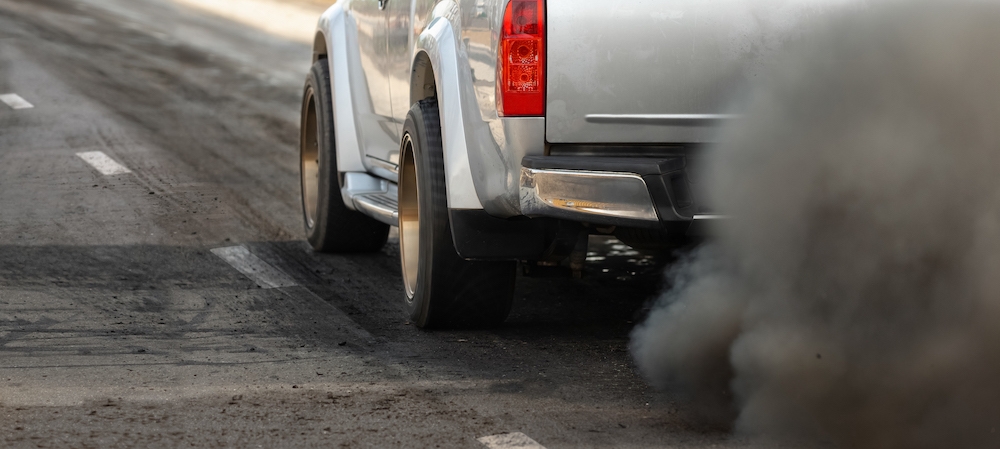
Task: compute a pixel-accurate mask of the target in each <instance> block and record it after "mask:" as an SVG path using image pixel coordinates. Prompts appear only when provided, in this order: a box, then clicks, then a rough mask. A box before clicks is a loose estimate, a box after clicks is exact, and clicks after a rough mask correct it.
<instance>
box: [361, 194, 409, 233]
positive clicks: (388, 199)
mask: <svg viewBox="0 0 1000 449" xmlns="http://www.w3.org/2000/svg"><path fill="white" fill-rule="evenodd" d="M354 207H355V208H356V209H357V210H358V212H361V213H363V214H365V215H367V216H369V217H372V218H374V219H376V220H378V221H381V222H382V223H385V224H387V225H392V226H399V201H398V200H397V199H396V191H395V190H390V191H389V192H384V193H383V192H377V193H364V194H360V195H358V196H355V197H354Z"/></svg>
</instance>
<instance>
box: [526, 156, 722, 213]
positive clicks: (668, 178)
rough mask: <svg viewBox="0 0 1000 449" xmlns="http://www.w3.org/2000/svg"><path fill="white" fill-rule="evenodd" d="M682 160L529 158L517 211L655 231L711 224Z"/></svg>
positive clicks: (678, 158)
mask: <svg viewBox="0 0 1000 449" xmlns="http://www.w3.org/2000/svg"><path fill="white" fill-rule="evenodd" d="M691 190H692V189H691V188H690V182H689V180H688V177H687V174H686V172H685V161H684V159H683V158H682V157H676V158H665V159H656V160H651V159H644V158H608V157H596V158H583V157H558V156H549V157H545V156H531V157H526V158H524V161H523V162H522V167H521V182H520V206H521V213H522V214H523V215H525V216H528V217H549V218H559V219H565V220H572V221H579V222H584V223H590V224H596V225H605V226H608V225H610V226H629V227H643V228H658V227H661V226H663V224H664V222H668V221H669V222H681V221H686V222H695V221H711V220H712V219H715V218H719V216H716V215H707V214H705V213H704V212H702V211H701V210H700V209H699V208H698V207H697V206H696V205H695V201H694V199H693V198H692V194H691Z"/></svg>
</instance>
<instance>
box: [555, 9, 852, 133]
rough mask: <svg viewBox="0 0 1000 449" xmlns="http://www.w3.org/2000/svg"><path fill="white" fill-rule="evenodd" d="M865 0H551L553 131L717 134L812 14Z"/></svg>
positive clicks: (814, 15) (815, 14)
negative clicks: (738, 97) (736, 102)
mask: <svg viewBox="0 0 1000 449" xmlns="http://www.w3.org/2000/svg"><path fill="white" fill-rule="evenodd" d="M862 1H863V0H698V1H695V0H611V1H608V0H548V2H547V9H548V13H547V17H548V19H547V20H548V30H547V33H548V58H549V59H548V67H547V70H548V76H547V84H548V93H547V99H546V139H547V140H548V141H549V142H552V143H662V142H671V143H691V142H705V141H711V140H712V138H713V137H714V128H715V127H716V125H718V124H719V123H720V122H723V121H725V120H728V119H730V118H732V117H733V116H732V115H728V114H730V113H732V112H734V111H733V109H732V107H733V105H732V104H731V103H732V101H733V99H734V94H735V93H736V92H738V91H739V88H740V87H741V86H743V85H745V82H746V81H747V80H749V79H752V78H753V77H754V76H755V75H756V74H758V73H760V72H761V68H762V67H764V65H765V64H766V63H767V60H768V58H769V55H772V54H773V53H774V51H775V50H776V49H778V48H780V46H781V45H782V43H783V42H785V41H786V40H787V39H788V38H789V37H792V36H795V35H800V34H801V33H802V32H803V31H804V30H803V29H802V28H803V25H804V22H805V20H806V19H807V18H812V17H816V16H817V15H818V14H823V13H828V12H830V11H831V10H835V9H839V8H841V7H844V6H846V5H850V4H859V3H862Z"/></svg>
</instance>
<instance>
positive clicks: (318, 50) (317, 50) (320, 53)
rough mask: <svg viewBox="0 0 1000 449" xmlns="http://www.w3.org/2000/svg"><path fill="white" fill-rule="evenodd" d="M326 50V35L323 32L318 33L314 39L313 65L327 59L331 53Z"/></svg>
mask: <svg viewBox="0 0 1000 449" xmlns="http://www.w3.org/2000/svg"><path fill="white" fill-rule="evenodd" d="M326 48H327V47H326V35H324V34H323V31H322V30H320V31H316V37H315V38H314V39H313V56H312V62H313V64H315V63H316V61H319V60H320V59H327V53H329V52H328V51H327V49H326Z"/></svg>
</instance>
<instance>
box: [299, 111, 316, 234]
mask: <svg viewBox="0 0 1000 449" xmlns="http://www.w3.org/2000/svg"><path fill="white" fill-rule="evenodd" d="M308 95H309V101H308V104H307V105H306V108H307V109H306V118H305V123H303V126H302V139H301V140H300V142H301V143H300V144H299V145H300V146H301V148H300V152H299V154H300V157H301V161H300V162H301V170H302V175H301V176H302V208H303V210H304V211H305V217H306V227H307V228H308V229H313V228H314V227H316V210H317V209H318V208H319V126H318V125H317V117H316V116H317V114H316V106H317V105H316V95H315V92H314V91H310V92H309V94H308Z"/></svg>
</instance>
